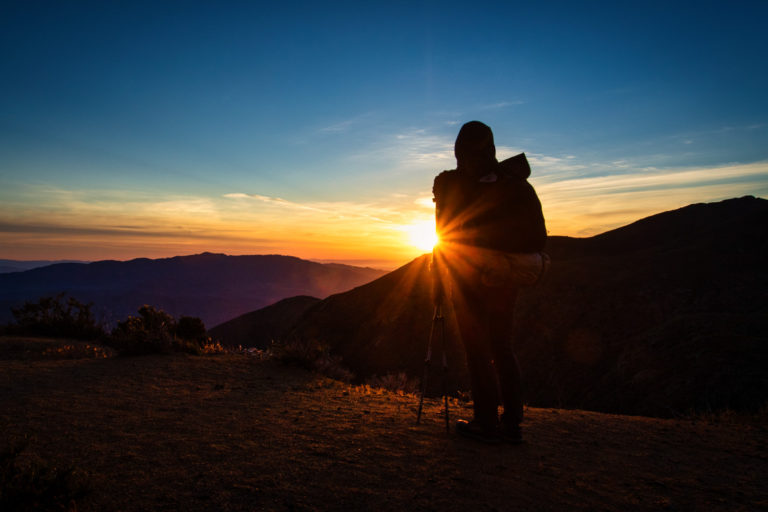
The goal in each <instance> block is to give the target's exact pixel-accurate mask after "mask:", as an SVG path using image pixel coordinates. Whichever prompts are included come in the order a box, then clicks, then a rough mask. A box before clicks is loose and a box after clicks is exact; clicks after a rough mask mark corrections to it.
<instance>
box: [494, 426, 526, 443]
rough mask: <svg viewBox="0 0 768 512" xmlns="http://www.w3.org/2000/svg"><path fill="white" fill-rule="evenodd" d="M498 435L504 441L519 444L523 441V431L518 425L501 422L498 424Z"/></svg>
mask: <svg viewBox="0 0 768 512" xmlns="http://www.w3.org/2000/svg"><path fill="white" fill-rule="evenodd" d="M499 436H500V437H501V439H502V440H503V441H504V442H505V443H509V444H521V443H522V442H523V433H522V432H521V431H520V425H508V424H506V423H501V424H500V425H499Z"/></svg>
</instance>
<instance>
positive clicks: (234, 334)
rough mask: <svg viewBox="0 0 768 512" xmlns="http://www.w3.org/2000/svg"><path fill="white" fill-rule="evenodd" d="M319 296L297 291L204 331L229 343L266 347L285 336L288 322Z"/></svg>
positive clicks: (295, 320)
mask: <svg viewBox="0 0 768 512" xmlns="http://www.w3.org/2000/svg"><path fill="white" fill-rule="evenodd" d="M318 302H320V299H318V298H315V297H308V296H306V295H299V296H297V297H290V298H288V299H283V300H281V301H278V302H276V303H275V304H271V305H269V306H267V307H265V308H262V309H258V310H256V311H251V312H250V313H246V314H244V315H240V316H239V317H237V318H233V319H232V320H229V321H227V322H224V323H222V324H219V325H217V326H215V327H213V328H212V329H209V330H208V335H209V336H211V337H213V338H214V339H216V340H221V341H222V343H223V344H224V345H225V346H230V347H237V346H243V347H256V348H260V349H267V348H269V347H270V345H271V344H272V342H273V341H275V340H282V339H285V337H286V336H288V334H289V333H290V330H291V329H292V326H293V325H294V324H295V323H296V322H297V321H298V320H299V318H300V317H301V315H303V314H304V313H305V312H306V311H307V309H309V308H310V307H312V306H314V305H315V304H317V303H318Z"/></svg>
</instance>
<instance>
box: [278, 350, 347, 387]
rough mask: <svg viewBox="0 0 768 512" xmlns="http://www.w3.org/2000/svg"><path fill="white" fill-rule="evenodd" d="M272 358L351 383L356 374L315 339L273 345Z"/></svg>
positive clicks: (339, 357)
mask: <svg viewBox="0 0 768 512" xmlns="http://www.w3.org/2000/svg"><path fill="white" fill-rule="evenodd" d="M271 353H272V358H273V359H275V360H277V361H280V362H281V363H284V364H290V365H295V366H300V367H301V368H305V369H307V370H312V371H316V372H319V373H321V374H323V375H325V376H327V377H330V378H332V379H336V380H340V381H343V382H349V381H351V380H352V379H353V378H354V374H353V373H352V372H351V371H349V370H348V369H347V368H346V367H344V365H343V364H342V358H341V356H337V355H332V354H331V352H330V347H329V346H328V345H325V344H322V343H319V342H317V340H314V339H307V340H304V339H293V340H291V341H281V342H275V343H273V344H272V349H271Z"/></svg>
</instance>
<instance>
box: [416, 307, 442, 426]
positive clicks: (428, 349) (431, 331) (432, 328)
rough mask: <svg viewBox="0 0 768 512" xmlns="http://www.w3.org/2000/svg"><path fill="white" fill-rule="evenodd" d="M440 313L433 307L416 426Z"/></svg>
mask: <svg viewBox="0 0 768 512" xmlns="http://www.w3.org/2000/svg"><path fill="white" fill-rule="evenodd" d="M439 313H440V308H439V306H435V314H434V315H433V317H432V327H431V328H430V330H429V342H428V343H427V356H426V357H425V358H424V378H423V379H421V397H419V412H418V413H417V414H416V424H417V425H418V424H419V423H421V409H422V407H423V406H424V394H425V393H426V392H427V379H428V378H429V367H430V365H431V364H432V339H433V337H434V335H435V324H436V323H437V319H438V315H439Z"/></svg>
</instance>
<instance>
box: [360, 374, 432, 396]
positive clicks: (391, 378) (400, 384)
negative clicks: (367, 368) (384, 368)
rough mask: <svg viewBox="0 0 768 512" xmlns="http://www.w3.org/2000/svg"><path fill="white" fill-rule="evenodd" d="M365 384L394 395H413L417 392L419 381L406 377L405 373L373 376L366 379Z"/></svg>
mask: <svg viewBox="0 0 768 512" xmlns="http://www.w3.org/2000/svg"><path fill="white" fill-rule="evenodd" d="M365 383H366V384H367V385H368V386H370V387H372V388H383V389H386V390H388V391H393V392H395V393H403V394H415V393H418V392H419V379H417V378H415V377H408V374H406V373H405V372H400V373H387V374H386V375H374V376H372V377H369V378H368V379H366V380H365Z"/></svg>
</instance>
